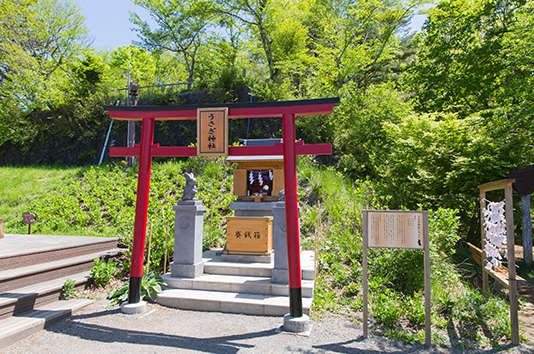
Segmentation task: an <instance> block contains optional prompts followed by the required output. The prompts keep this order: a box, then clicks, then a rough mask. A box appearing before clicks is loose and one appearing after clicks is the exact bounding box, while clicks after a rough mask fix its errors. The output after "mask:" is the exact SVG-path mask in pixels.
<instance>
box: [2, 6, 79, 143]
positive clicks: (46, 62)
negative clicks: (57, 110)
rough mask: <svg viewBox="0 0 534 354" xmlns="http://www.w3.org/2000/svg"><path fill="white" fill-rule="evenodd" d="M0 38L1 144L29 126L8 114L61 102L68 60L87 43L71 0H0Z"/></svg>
mask: <svg viewBox="0 0 534 354" xmlns="http://www.w3.org/2000/svg"><path fill="white" fill-rule="evenodd" d="M0 43H1V45H0V100H1V102H0V104H1V105H2V107H4V108H5V109H2V110H1V112H0V121H1V122H0V136H1V137H0V144H2V142H3V141H5V139H9V138H10V137H11V138H17V137H18V138H17V139H22V137H23V136H26V135H27V134H29V133H30V132H31V130H32V129H29V128H28V127H24V124H25V123H24V122H22V121H21V122H17V121H16V119H13V117H19V118H20V117H23V116H24V114H23V112H30V111H32V110H36V109H41V108H54V107H57V106H58V105H59V104H61V103H62V102H64V101H65V97H66V96H67V94H66V93H65V92H63V90H62V88H63V87H64V86H65V83H66V82H67V81H68V80H70V78H69V63H70V62H71V61H72V60H74V59H75V58H76V56H77V55H78V53H79V51H80V50H81V49H82V48H84V47H86V46H87V28H86V27H85V25H84V19H83V16H82V15H81V12H80V7H79V5H77V4H75V3H74V2H73V1H70V0H13V1H2V2H0ZM21 119H22V118H21ZM18 123H20V125H21V126H22V127H21V128H20V129H18V128H16V127H17V124H18Z"/></svg>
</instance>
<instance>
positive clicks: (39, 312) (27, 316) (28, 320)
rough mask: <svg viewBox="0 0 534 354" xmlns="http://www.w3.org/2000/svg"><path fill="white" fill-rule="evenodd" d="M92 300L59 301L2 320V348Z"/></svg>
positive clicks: (0, 337) (0, 342) (0, 336)
mask: <svg viewBox="0 0 534 354" xmlns="http://www.w3.org/2000/svg"><path fill="white" fill-rule="evenodd" d="M92 302H93V301H92V300H87V299H73V300H65V301H57V302H54V303H51V304H47V305H44V306H41V307H38V308H35V309H34V310H32V311H28V312H24V313H21V314H19V315H17V316H13V317H9V318H5V319H2V320H0V348H4V347H7V346H9V345H12V344H13V343H16V342H18V341H19V340H21V339H24V338H26V337H28V336H30V335H32V334H34V333H36V332H39V331H40V330H42V329H45V328H47V327H48V326H50V325H51V324H53V323H56V322H57V321H59V320H62V319H64V318H67V317H69V316H71V315H72V314H74V313H76V312H77V311H79V310H80V309H81V308H83V307H85V306H87V305H89V304H91V303H92Z"/></svg>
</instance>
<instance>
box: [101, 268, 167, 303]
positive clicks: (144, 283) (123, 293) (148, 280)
mask: <svg viewBox="0 0 534 354" xmlns="http://www.w3.org/2000/svg"><path fill="white" fill-rule="evenodd" d="M129 285H130V284H129V283H128V282H126V283H123V284H122V285H121V286H120V287H119V288H118V289H116V290H115V291H113V292H112V293H110V294H109V295H108V297H107V298H108V300H111V302H112V303H113V304H122V303H123V302H126V301H128V295H129V290H130V288H129ZM166 285H167V283H165V282H164V281H163V278H162V277H161V276H160V275H159V274H157V273H155V272H149V273H145V274H143V277H142V279H141V294H140V295H141V300H146V301H152V302H155V301H156V300H157V298H158V294H159V293H160V292H162V291H163V288H162V287H164V286H166Z"/></svg>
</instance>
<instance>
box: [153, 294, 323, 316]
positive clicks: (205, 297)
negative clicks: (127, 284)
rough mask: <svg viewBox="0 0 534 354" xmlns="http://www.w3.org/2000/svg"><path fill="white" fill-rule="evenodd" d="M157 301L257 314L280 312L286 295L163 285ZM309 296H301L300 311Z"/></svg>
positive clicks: (285, 308) (189, 307) (285, 310)
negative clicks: (173, 287)
mask: <svg viewBox="0 0 534 354" xmlns="http://www.w3.org/2000/svg"><path fill="white" fill-rule="evenodd" d="M157 302H158V304H160V305H163V306H168V307H172V308H178V309H182V310H193V311H213V312H226V313H240V314H246V315H257V316H284V315H285V314H287V313H289V297H287V296H274V295H273V296H269V295H261V294H244V293H240V292H215V291H206V290H191V289H167V290H165V291H163V292H161V293H159V294H158V300H157ZM311 303H312V299H311V298H308V297H303V298H302V311H303V313H305V314H306V315H308V314H309V311H310V307H311Z"/></svg>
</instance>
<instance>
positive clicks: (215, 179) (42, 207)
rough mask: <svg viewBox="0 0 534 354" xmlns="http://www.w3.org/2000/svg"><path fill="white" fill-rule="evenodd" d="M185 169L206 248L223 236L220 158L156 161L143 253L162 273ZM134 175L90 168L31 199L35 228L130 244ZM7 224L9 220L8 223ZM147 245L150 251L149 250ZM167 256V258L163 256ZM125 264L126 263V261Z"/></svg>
mask: <svg viewBox="0 0 534 354" xmlns="http://www.w3.org/2000/svg"><path fill="white" fill-rule="evenodd" d="M186 168H193V169H195V173H197V174H198V178H197V188H198V190H199V192H198V194H197V196H196V197H197V198H198V199H199V200H201V201H202V202H203V204H204V205H206V206H207V209H208V210H207V212H206V214H205V215H204V219H205V221H204V238H203V244H204V247H205V248H211V247H216V246H219V247H222V246H223V245H224V242H225V239H226V227H225V226H226V216H228V215H230V212H231V211H230V210H229V205H230V202H231V201H233V200H234V198H235V197H234V196H233V194H232V193H231V188H232V179H231V178H232V173H231V169H230V167H229V166H228V165H226V163H225V161H224V160H223V159H222V158H219V159H212V160H209V159H200V158H199V159H189V160H187V161H167V162H165V163H155V164H154V165H153V168H152V175H151V188H150V201H149V208H148V226H147V242H146V251H145V254H146V255H148V254H150V259H149V260H147V263H148V264H149V266H150V269H153V270H158V271H162V270H163V269H164V268H166V269H169V267H168V265H167V266H164V261H165V258H166V259H167V262H170V261H171V260H172V254H173V250H174V237H173V229H174V215H175V213H174V211H173V210H172V206H173V205H176V203H177V202H178V201H179V200H180V199H181V193H182V191H183V188H184V187H185V178H184V176H183V173H184V171H185V169H186ZM136 188H137V173H136V171H135V169H132V168H126V167H125V165H124V164H122V163H120V164H118V165H106V166H101V167H89V168H87V169H86V170H84V171H82V172H81V173H80V175H79V178H76V179H74V180H72V181H70V182H69V183H64V185H63V186H62V188H59V189H57V190H54V191H50V192H49V193H47V194H45V195H43V196H42V197H41V198H37V199H35V200H32V203H31V206H30V207H29V208H28V209H29V210H30V211H32V212H33V213H34V214H35V215H36V220H37V222H36V224H35V225H34V230H35V232H38V233H44V234H69V233H70V234H73V233H74V234H77V235H90V236H113V237H118V238H119V242H120V243H121V244H123V245H124V246H126V247H130V248H131V247H132V235H133V232H132V230H133V223H134V216H135V202H136ZM8 227H9V224H8ZM149 249H150V252H149ZM165 254H167V257H165ZM125 266H127V265H125Z"/></svg>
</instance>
